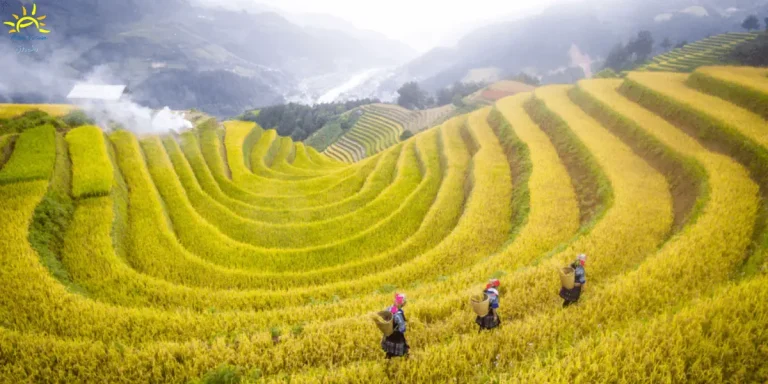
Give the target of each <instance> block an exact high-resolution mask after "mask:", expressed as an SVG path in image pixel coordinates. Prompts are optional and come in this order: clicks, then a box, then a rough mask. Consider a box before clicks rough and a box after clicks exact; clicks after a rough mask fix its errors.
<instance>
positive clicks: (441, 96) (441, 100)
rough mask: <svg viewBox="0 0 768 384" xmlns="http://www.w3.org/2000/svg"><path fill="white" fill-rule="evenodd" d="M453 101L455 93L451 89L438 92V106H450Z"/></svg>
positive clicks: (447, 88) (446, 88)
mask: <svg viewBox="0 0 768 384" xmlns="http://www.w3.org/2000/svg"><path fill="white" fill-rule="evenodd" d="M451 100H453V92H452V90H451V88H450V87H445V88H443V89H441V90H439V91H437V104H438V105H447V104H450V103H451Z"/></svg>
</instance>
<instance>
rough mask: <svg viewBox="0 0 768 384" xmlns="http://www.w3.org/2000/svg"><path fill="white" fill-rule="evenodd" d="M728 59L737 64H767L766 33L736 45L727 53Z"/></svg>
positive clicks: (755, 65)
mask: <svg viewBox="0 0 768 384" xmlns="http://www.w3.org/2000/svg"><path fill="white" fill-rule="evenodd" d="M728 57H729V60H730V61H733V62H734V63H736V64H739V65H748V66H752V67H764V66H768V34H763V35H760V36H758V38H756V39H753V40H750V41H747V42H744V43H742V44H739V45H738V46H736V48H734V49H733V51H732V52H731V53H730V54H729V55H728Z"/></svg>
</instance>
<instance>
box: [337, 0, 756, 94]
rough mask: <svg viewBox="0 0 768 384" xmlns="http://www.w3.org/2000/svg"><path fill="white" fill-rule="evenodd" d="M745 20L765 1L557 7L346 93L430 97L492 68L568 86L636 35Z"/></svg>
mask: <svg viewBox="0 0 768 384" xmlns="http://www.w3.org/2000/svg"><path fill="white" fill-rule="evenodd" d="M750 14H759V15H763V16H762V17H765V16H768V0H757V1H747V0H725V1H721V0H649V1H623V0H586V1H578V2H577V1H573V2H570V3H562V4H557V5H556V6H552V7H550V8H548V9H547V10H545V11H544V12H542V13H541V14H539V15H537V16H532V17H528V18H525V19H522V20H517V21H513V22H502V23H495V24H490V25H487V26H485V27H482V28H478V29H476V30H474V31H473V32H471V33H469V34H467V35H466V36H464V37H463V38H462V39H460V40H459V42H458V44H457V45H456V46H455V47H452V48H436V49H433V50H431V51H429V52H427V53H425V54H424V55H422V56H420V57H418V58H416V59H414V60H412V61H411V62H409V63H407V64H405V65H403V66H401V67H399V68H397V69H396V70H394V71H391V72H390V73H388V74H387V75H386V76H382V77H380V78H376V79H371V81H370V83H369V84H363V85H361V86H360V87H359V90H356V91H351V92H350V93H349V94H350V97H355V96H361V97H381V98H382V99H384V100H386V99H387V98H386V95H392V94H393V93H394V91H396V90H397V89H398V87H400V86H401V85H402V84H403V83H405V82H408V81H418V82H419V83H420V85H421V86H422V88H425V89H426V90H428V91H432V92H434V91H436V90H438V89H440V88H443V87H446V86H448V85H450V84H452V83H453V82H455V81H459V80H461V79H463V78H465V77H466V76H467V75H468V74H469V73H470V71H472V70H473V69H479V68H497V69H498V73H499V74H500V75H501V77H502V78H503V77H505V76H511V75H515V74H517V73H519V72H523V71H524V72H526V73H529V74H532V75H538V76H540V77H542V80H543V82H544V83H554V82H562V81H569V80H573V79H574V77H576V78H578V76H577V75H578V74H579V73H582V72H584V71H582V68H580V65H584V63H583V61H584V60H585V59H586V58H590V59H591V61H592V62H593V64H592V66H593V67H594V68H591V69H592V71H593V72H596V70H597V69H599V64H600V61H601V59H603V58H605V57H606V56H607V54H608V51H609V50H610V49H611V47H613V46H614V45H615V44H616V43H618V42H620V41H625V42H626V41H627V40H628V39H629V38H630V37H632V36H634V35H635V34H636V33H637V32H638V31H640V30H650V31H651V32H652V34H653V37H654V39H655V40H656V41H655V44H656V45H658V44H659V43H660V42H661V41H662V40H663V39H664V38H665V37H667V38H669V39H671V40H672V41H673V42H679V41H683V40H687V41H695V40H699V39H702V38H705V37H707V36H709V35H716V34H720V33H725V32H733V31H741V30H742V29H741V22H742V21H743V20H744V18H745V17H746V16H748V15H750ZM659 15H664V16H663V17H661V18H659V17H658V16H659ZM762 17H761V20H762ZM573 47H576V51H577V52H578V53H577V54H576V55H574V54H573ZM574 56H578V58H579V60H580V61H579V62H576V60H575V58H574ZM581 76H583V73H582V74H581ZM374 84H375V87H374V86H373V85H374Z"/></svg>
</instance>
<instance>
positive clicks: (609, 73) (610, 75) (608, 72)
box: [592, 68, 620, 79]
mask: <svg viewBox="0 0 768 384" xmlns="http://www.w3.org/2000/svg"><path fill="white" fill-rule="evenodd" d="M592 77H594V78H595V79H616V78H619V77H620V76H619V74H618V73H616V71H614V70H613V69H610V68H606V69H603V70H602V71H600V72H598V73H596V74H595V75H594V76H592Z"/></svg>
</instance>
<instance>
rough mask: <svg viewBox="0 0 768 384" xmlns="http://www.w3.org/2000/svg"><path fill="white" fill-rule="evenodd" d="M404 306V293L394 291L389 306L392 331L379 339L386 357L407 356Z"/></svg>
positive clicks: (408, 348) (408, 347)
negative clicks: (393, 297)
mask: <svg viewBox="0 0 768 384" xmlns="http://www.w3.org/2000/svg"><path fill="white" fill-rule="evenodd" d="M404 306H405V294H403V293H396V294H395V303H394V305H392V306H391V307H389V309H388V310H389V313H391V314H392V322H393V324H392V325H393V328H394V332H392V334H391V335H389V336H387V337H385V338H384V339H382V340H381V348H382V349H383V350H384V352H386V353H387V359H391V358H393V357H400V356H406V357H407V356H408V350H410V349H411V347H410V346H408V342H406V341H405V328H406V319H405V313H404V312H403V307H404Z"/></svg>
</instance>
